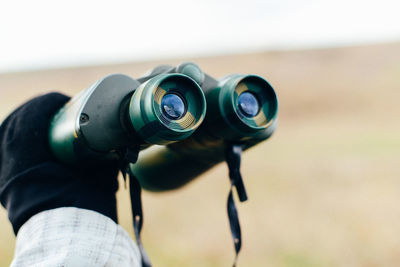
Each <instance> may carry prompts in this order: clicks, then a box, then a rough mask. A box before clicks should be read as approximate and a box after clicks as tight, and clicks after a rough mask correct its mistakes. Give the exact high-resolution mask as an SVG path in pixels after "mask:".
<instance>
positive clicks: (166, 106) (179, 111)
mask: <svg viewBox="0 0 400 267" xmlns="http://www.w3.org/2000/svg"><path fill="white" fill-rule="evenodd" d="M161 107H162V111H163V115H164V116H166V117H167V118H169V119H171V120H178V119H180V118H182V117H183V115H185V113H186V105H185V103H184V101H183V99H182V98H181V97H180V96H179V95H177V94H174V93H170V94H166V95H165V96H164V97H163V98H162V100H161Z"/></svg>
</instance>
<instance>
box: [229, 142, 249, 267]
mask: <svg viewBox="0 0 400 267" xmlns="http://www.w3.org/2000/svg"><path fill="white" fill-rule="evenodd" d="M242 150H243V148H242V145H238V144H229V145H227V148H226V151H225V157H226V163H227V164H228V169H229V178H230V181H231V187H230V190H229V194H228V202H227V209H228V218H229V225H230V228H231V233H232V238H233V244H234V246H235V252H236V254H235V259H234V262H233V266H234V267H235V266H236V263H237V259H238V256H239V252H240V249H241V247H242V233H241V230H240V222H239V216H238V212H237V209H236V205H235V201H234V199H233V193H232V191H233V187H235V188H236V192H237V194H238V197H239V200H240V202H244V201H246V200H247V193H246V189H245V187H244V183H243V179H242V175H241V174H240V160H241V156H242Z"/></svg>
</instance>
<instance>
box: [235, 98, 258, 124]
mask: <svg viewBox="0 0 400 267" xmlns="http://www.w3.org/2000/svg"><path fill="white" fill-rule="evenodd" d="M238 106H239V110H240V112H241V113H242V114H243V115H244V116H246V117H248V118H252V117H254V116H256V115H257V113H258V112H259V111H260V104H259V103H258V100H257V98H256V96H255V95H254V94H252V93H250V92H243V93H242V94H240V95H239V97H238Z"/></svg>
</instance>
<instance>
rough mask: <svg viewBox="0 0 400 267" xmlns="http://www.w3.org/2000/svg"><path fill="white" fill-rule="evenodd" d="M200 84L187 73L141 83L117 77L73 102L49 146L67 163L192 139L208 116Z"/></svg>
mask: <svg viewBox="0 0 400 267" xmlns="http://www.w3.org/2000/svg"><path fill="white" fill-rule="evenodd" d="M205 112H206V104H205V97H204V94H203V92H202V90H201V89H200V87H199V85H198V84H197V83H196V82H195V81H194V80H193V79H191V78H189V77H188V76H186V75H183V74H161V75H158V76H156V77H153V78H151V79H149V80H147V81H146V82H143V83H140V82H139V81H138V80H134V79H132V78H130V77H128V76H126V75H121V74H114V75H110V76H107V77H105V78H103V79H101V80H100V81H98V82H96V83H95V84H94V85H92V86H91V87H90V88H88V89H86V90H84V91H82V92H81V93H80V94H78V95H77V96H75V97H74V98H72V99H71V100H70V101H69V102H68V103H67V104H66V105H65V106H64V107H63V108H61V109H60V110H59V111H58V113H57V114H56V115H55V116H54V117H53V119H52V121H51V124H50V133H49V139H50V146H51V148H52V150H53V152H54V153H55V155H56V156H57V157H58V158H59V159H60V160H61V161H63V162H67V163H76V162H78V161H80V160H85V161H87V160H91V159H96V160H97V159H105V160H107V159H112V158H118V157H119V156H120V153H119V152H120V151H122V150H123V149H124V148H126V147H129V146H134V145H135V146H137V145H139V146H140V147H141V148H145V147H148V146H150V145H152V144H159V145H166V144H169V143H172V142H176V141H179V140H182V139H185V138H187V137H188V136H190V135H191V134H192V133H193V132H194V131H195V130H196V129H197V128H198V127H199V125H200V124H201V122H202V121H203V119H204V117H205Z"/></svg>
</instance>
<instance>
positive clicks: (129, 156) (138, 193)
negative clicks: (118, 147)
mask: <svg viewBox="0 0 400 267" xmlns="http://www.w3.org/2000/svg"><path fill="white" fill-rule="evenodd" d="M138 155H139V149H138V148H135V149H127V151H126V152H125V155H124V160H123V164H122V166H121V172H122V175H123V177H124V180H125V181H126V178H127V175H128V176H129V194H130V198H131V209H132V221H133V230H134V232H135V236H136V243H137V245H138V247H139V251H140V256H141V258H142V267H151V262H150V259H149V256H148V255H147V253H146V250H145V249H144V247H143V243H142V240H141V238H140V232H141V231H142V226H143V210H142V188H141V186H140V184H139V181H138V180H137V179H136V177H135V176H134V175H133V173H132V171H131V169H130V168H129V164H130V163H136V161H137V158H138Z"/></svg>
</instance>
